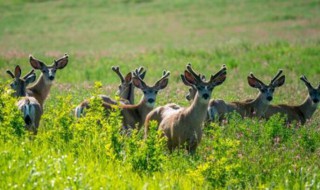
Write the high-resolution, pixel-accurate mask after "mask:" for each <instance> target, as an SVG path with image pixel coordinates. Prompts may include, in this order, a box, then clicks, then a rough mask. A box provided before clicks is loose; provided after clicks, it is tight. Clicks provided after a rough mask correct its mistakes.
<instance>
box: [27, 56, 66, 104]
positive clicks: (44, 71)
mask: <svg viewBox="0 0 320 190" xmlns="http://www.w3.org/2000/svg"><path fill="white" fill-rule="evenodd" d="M29 61H30V64H31V66H32V67H33V68H34V69H38V70H41V75H40V77H39V79H38V81H37V82H36V83H35V84H34V85H33V86H31V87H29V88H27V95H28V96H31V97H34V98H35V99H36V100H37V101H38V102H39V104H40V105H41V108H42V109H43V104H44V102H45V100H46V99H47V97H48V94H49V92H50V89H51V86H52V83H53V81H54V78H55V74H56V71H57V69H63V68H64V67H65V66H66V65H67V64H68V55H67V54H65V55H64V56H63V57H61V58H60V59H58V60H57V61H56V60H54V63H53V65H51V66H47V65H46V64H45V63H43V62H42V61H40V60H37V59H35V58H34V57H33V56H30V57H29Z"/></svg>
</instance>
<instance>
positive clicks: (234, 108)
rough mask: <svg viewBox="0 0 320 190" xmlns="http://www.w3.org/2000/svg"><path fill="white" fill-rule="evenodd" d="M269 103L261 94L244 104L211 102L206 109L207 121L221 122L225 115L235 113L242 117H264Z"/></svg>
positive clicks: (221, 101)
mask: <svg viewBox="0 0 320 190" xmlns="http://www.w3.org/2000/svg"><path fill="white" fill-rule="evenodd" d="M268 106H269V102H268V101H265V98H264V97H263V96H262V94H261V93H259V94H258V96H257V97H256V98H255V99H250V100H247V101H244V102H237V101H235V102H225V101H224V100H211V101H210V103H209V107H208V120H209V121H215V120H219V121H221V120H222V119H223V118H225V116H226V114H227V113H232V112H237V113H238V114H240V115H241V116H242V117H258V118H261V117H263V116H264V114H265V112H266V110H267V109H268Z"/></svg>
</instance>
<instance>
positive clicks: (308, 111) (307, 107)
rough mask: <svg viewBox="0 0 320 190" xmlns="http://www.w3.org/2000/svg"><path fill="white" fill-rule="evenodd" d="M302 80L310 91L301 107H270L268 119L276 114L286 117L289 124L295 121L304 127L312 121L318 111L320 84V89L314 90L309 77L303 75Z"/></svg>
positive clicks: (283, 105)
mask: <svg viewBox="0 0 320 190" xmlns="http://www.w3.org/2000/svg"><path fill="white" fill-rule="evenodd" d="M300 80H301V81H302V82H304V84H305V86H306V87H307V89H308V95H307V97H306V98H305V100H304V101H303V103H302V104H300V105H287V104H279V105H270V106H269V107H268V110H267V112H266V118H267V119H270V117H271V116H273V115H275V114H280V115H282V116H285V117H286V122H287V124H290V123H292V122H294V121H296V122H298V123H301V124H302V125H304V124H305V123H306V122H307V121H308V120H310V119H311V117H312V115H313V114H314V112H315V111H316V110H317V107H318V105H319V100H320V84H319V86H318V88H314V87H313V86H312V85H311V83H310V82H309V80H308V79H307V77H306V76H305V75H302V76H301V77H300Z"/></svg>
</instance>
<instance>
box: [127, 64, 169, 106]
mask: <svg viewBox="0 0 320 190" xmlns="http://www.w3.org/2000/svg"><path fill="white" fill-rule="evenodd" d="M169 75H170V72H169V71H163V74H162V77H161V78H160V79H159V80H158V81H157V82H156V83H155V84H154V85H153V86H148V85H147V84H146V83H145V82H144V81H143V79H141V78H140V76H139V70H138V69H136V70H135V72H133V78H132V83H133V85H134V86H135V87H137V88H139V89H141V90H142V92H143V95H144V96H143V101H144V102H146V104H147V106H149V107H153V106H154V104H155V101H156V97H157V94H158V91H159V90H162V89H164V88H165V87H167V85H168V82H169V79H168V77H169Z"/></svg>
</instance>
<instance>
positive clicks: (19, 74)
mask: <svg viewBox="0 0 320 190" xmlns="http://www.w3.org/2000/svg"><path fill="white" fill-rule="evenodd" d="M14 76H15V77H16V78H20V77H21V68H20V66H19V65H17V66H16V68H15V69H14Z"/></svg>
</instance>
